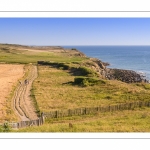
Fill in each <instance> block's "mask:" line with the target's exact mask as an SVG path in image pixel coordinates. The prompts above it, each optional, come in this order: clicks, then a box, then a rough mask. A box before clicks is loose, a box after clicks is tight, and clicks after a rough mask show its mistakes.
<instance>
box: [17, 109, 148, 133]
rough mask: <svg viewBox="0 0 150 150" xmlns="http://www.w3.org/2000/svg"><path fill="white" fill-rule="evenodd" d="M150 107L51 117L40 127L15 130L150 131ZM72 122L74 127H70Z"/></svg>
mask: <svg viewBox="0 0 150 150" xmlns="http://www.w3.org/2000/svg"><path fill="white" fill-rule="evenodd" d="M149 117H150V108H137V109H135V110H124V111H118V112H113V113H111V112H107V113H101V114H100V113H99V114H95V115H91V116H76V117H66V118H63V119H61V118H59V119H49V120H47V121H46V123H45V124H44V125H42V126H39V127H29V128H24V129H19V130H16V131H15V132H64V133H65V132H82V133H84V132H97V133H98V132H99V133H101V132H150V126H149V123H150V119H149ZM69 123H72V125H73V127H71V128H70V127H69Z"/></svg>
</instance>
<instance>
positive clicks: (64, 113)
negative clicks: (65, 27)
mask: <svg viewBox="0 0 150 150" xmlns="http://www.w3.org/2000/svg"><path fill="white" fill-rule="evenodd" d="M138 107H150V101H137V102H130V103H121V104H113V105H109V106H99V107H84V108H76V109H68V110H56V111H50V112H44V113H43V115H44V117H45V118H62V117H69V116H80V115H89V114H94V113H98V112H100V113H101V112H113V111H119V110H132V109H134V108H138Z"/></svg>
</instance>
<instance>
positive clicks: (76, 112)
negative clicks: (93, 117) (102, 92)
mask: <svg viewBox="0 0 150 150" xmlns="http://www.w3.org/2000/svg"><path fill="white" fill-rule="evenodd" d="M138 107H150V101H137V102H130V103H121V104H113V105H108V106H98V107H84V108H83V107H82V108H76V109H68V110H56V111H50V112H43V113H42V114H41V117H39V118H38V119H37V120H29V121H20V122H10V123H8V125H9V126H10V127H12V128H25V127H29V126H40V125H43V124H44V122H45V118H63V117H69V116H80V115H89V114H95V113H103V112H114V111H120V110H133V109H134V108H138ZM0 125H3V124H0Z"/></svg>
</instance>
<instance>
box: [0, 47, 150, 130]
mask: <svg viewBox="0 0 150 150" xmlns="http://www.w3.org/2000/svg"><path fill="white" fill-rule="evenodd" d="M68 54H69V53H68V52H63V51H61V52H60V51H58V52H57V51H56V52H55V51H43V52H41V51H35V50H32V51H29V50H24V49H19V48H17V49H14V48H8V46H7V48H4V47H3V46H0V56H1V57H0V63H20V64H29V63H34V64H37V61H42V60H43V61H53V62H55V63H58V62H59V63H62V62H63V63H64V64H66V65H69V66H71V67H79V66H82V64H83V62H86V61H87V60H88V59H89V58H86V57H79V56H73V55H72V56H71V55H68ZM81 77H84V76H83V75H76V74H74V73H72V72H70V70H67V69H66V70H64V69H63V67H54V66H53V67H52V66H41V65H38V78H37V79H36V80H35V81H34V83H33V89H32V90H31V91H32V95H31V96H33V97H34V98H35V100H36V101H37V108H38V109H40V112H49V111H52V110H65V109H75V108H80V107H96V106H105V105H110V104H117V103H125V102H132V101H140V100H141V101H148V100H150V84H146V83H132V84H127V83H124V82H121V81H117V80H105V79H103V78H101V79H100V81H101V82H99V83H98V84H96V85H93V86H89V83H84V84H85V85H87V86H81V85H77V84H74V80H75V78H81ZM90 78H94V79H99V78H98V77H96V76H94V77H90ZM14 89H15V87H14ZM14 89H13V90H14ZM12 93H13V91H12ZM12 93H11V95H12ZM11 95H10V98H11ZM10 98H9V99H10ZM10 103H11V102H10ZM8 105H9V104H8ZM9 106H10V105H9ZM149 110H150V108H136V109H134V110H126V111H125V110H124V111H118V112H114V113H110V112H108V113H101V114H95V115H87V116H74V117H65V118H59V119H49V120H46V123H45V124H44V125H42V126H39V127H30V128H25V129H19V130H16V131H13V132H149V131H150V126H149V121H150V120H149V116H150V113H149V112H150V111H149ZM9 117H10V116H9ZM70 122H71V123H72V124H73V127H72V128H69V125H68V124H69V123H70Z"/></svg>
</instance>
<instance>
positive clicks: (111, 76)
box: [70, 48, 150, 83]
mask: <svg viewBox="0 0 150 150" xmlns="http://www.w3.org/2000/svg"><path fill="white" fill-rule="evenodd" d="M70 50H75V51H77V52H78V53H79V55H78V56H81V57H87V58H89V59H90V60H92V61H93V62H95V63H97V64H98V65H99V67H100V69H101V71H99V73H100V75H102V77H103V78H105V79H108V80H120V81H122V82H126V83H138V82H142V83H150V81H149V80H148V79H147V77H146V76H145V75H144V73H141V72H138V71H134V70H128V69H118V68H107V66H109V65H110V63H109V62H103V61H101V60H100V59H98V58H94V57H89V56H87V55H86V54H85V53H83V52H81V51H80V50H78V49H76V48H72V49H70Z"/></svg>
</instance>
